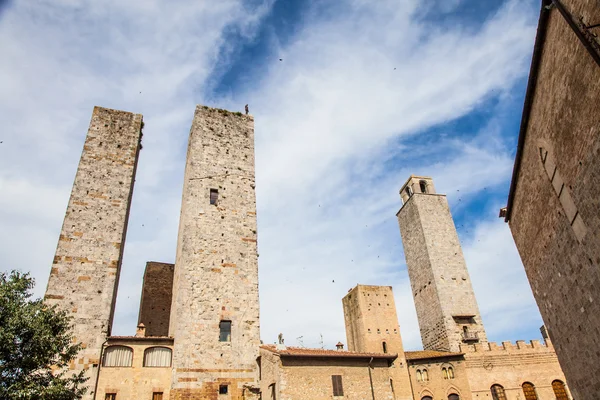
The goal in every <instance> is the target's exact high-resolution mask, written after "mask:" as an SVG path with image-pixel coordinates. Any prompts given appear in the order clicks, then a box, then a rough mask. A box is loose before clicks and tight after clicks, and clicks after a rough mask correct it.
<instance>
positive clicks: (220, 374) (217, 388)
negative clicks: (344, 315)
mask: <svg viewBox="0 0 600 400" xmlns="http://www.w3.org/2000/svg"><path fill="white" fill-rule="evenodd" d="M254 187H255V183H254V121H253V119H252V117H251V116H247V115H241V114H240V113H231V112H228V111H225V110H218V109H212V108H208V107H205V106H197V108H196V112H195V115H194V120H193V122H192V128H191V131H190V136H189V143H188V151H187V162H186V168H185V176H184V186H183V199H182V207H181V217H180V222H179V235H178V240H177V255H176V260H175V273H174V281H173V303H172V307H171V321H170V328H169V334H170V336H172V337H174V338H175V345H174V352H173V380H172V390H171V399H186V400H193V399H216V398H217V397H219V398H221V397H223V396H224V397H223V398H226V399H242V398H244V396H245V398H248V396H250V395H251V392H252V391H253V390H254V389H253V387H257V386H258V385H257V382H258V376H257V357H258V351H259V345H260V336H259V302H258V255H257V244H256V237H257V236H256V196H255V192H254Z"/></svg>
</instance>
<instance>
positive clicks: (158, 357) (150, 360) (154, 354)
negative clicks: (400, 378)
mask: <svg viewBox="0 0 600 400" xmlns="http://www.w3.org/2000/svg"><path fill="white" fill-rule="evenodd" d="M170 366H171V349H169V348H167V347H149V348H147V349H146V351H144V367H170Z"/></svg>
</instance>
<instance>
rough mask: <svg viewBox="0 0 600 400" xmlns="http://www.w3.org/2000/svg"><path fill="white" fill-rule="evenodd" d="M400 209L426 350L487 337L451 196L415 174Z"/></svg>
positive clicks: (402, 192) (445, 348)
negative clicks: (448, 198)
mask: <svg viewBox="0 0 600 400" xmlns="http://www.w3.org/2000/svg"><path fill="white" fill-rule="evenodd" d="M400 196H401V197H402V201H403V205H402V208H401V209H400V211H398V213H397V215H396V216H397V217H398V223H399V224H400V233H401V235H402V243H403V245H404V255H405V257H406V265H407V267H408V274H409V277H410V283H411V289H412V293H413V297H414V300H415V306H416V309H417V317H418V320H419V328H420V330H421V339H422V341H423V347H424V348H425V349H426V350H442V351H454V352H458V351H459V350H460V345H461V344H475V343H484V342H486V341H487V338H486V334H485V329H484V327H483V322H482V320H481V315H480V313H479V307H478V306H477V300H476V299H475V294H474V292H473V286H472V285H471V280H470V278H469V273H468V271H467V266H466V264H465V259H464V256H463V253H462V249H461V246H460V242H459V240H458V235H457V233H456V228H455V226H454V221H453V220H452V215H451V214H450V208H449V207H448V201H447V199H446V196H445V195H443V194H438V193H436V192H435V187H434V185H433V180H432V179H431V178H429V177H420V176H411V177H410V178H409V179H408V180H407V181H406V183H405V184H404V185H403V186H402V188H401V189H400Z"/></svg>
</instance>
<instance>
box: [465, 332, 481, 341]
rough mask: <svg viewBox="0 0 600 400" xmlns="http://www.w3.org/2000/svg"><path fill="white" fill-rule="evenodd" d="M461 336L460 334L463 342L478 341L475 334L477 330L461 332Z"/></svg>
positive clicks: (477, 336)
mask: <svg viewBox="0 0 600 400" xmlns="http://www.w3.org/2000/svg"><path fill="white" fill-rule="evenodd" d="M461 336H462V340H463V342H478V341H479V335H478V334H477V332H463V333H462V335H461Z"/></svg>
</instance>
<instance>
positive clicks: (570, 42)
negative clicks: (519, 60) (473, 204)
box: [505, 0, 600, 399]
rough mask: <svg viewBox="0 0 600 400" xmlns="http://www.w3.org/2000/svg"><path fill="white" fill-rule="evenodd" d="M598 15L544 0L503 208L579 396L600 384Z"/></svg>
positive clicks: (568, 2) (584, 4)
mask: <svg viewBox="0 0 600 400" xmlns="http://www.w3.org/2000/svg"><path fill="white" fill-rule="evenodd" d="M598 23H600V6H599V3H598V1H596V0H562V1H560V2H552V1H543V2H542V8H541V13H540V22H539V26H538V33H537V37H536V43H535V48H534V55H533V60H532V65H531V72H530V75H529V76H530V77H529V83H528V87H527V94H526V98H525V105H524V109H523V117H522V121H521V131H520V135H519V147H518V149H517V155H516V158H515V167H514V171H513V178H512V182H511V190H510V194H509V200H508V206H507V210H506V214H505V217H506V221H507V222H508V223H509V226H510V230H511V232H512V235H513V238H514V240H515V243H516V246H517V249H518V250H519V254H520V255H521V260H522V261H523V265H524V266H525V271H526V273H527V277H528V278H529V282H530V284H531V288H532V290H533V294H534V296H535V299H536V301H537V304H538V306H539V308H540V312H541V314H542V317H543V319H544V323H545V325H546V326H547V327H548V330H549V333H550V337H551V338H552V342H553V344H554V347H555V349H556V353H557V355H558V359H559V361H560V363H561V365H562V368H563V370H564V372H565V375H566V377H567V379H568V381H569V384H570V387H571V390H572V392H573V395H574V398H576V399H592V398H597V397H598V393H599V392H600V375H599V374H598V373H597V371H598V360H599V359H600V290H599V289H598V288H600V162H599V160H600V110H599V104H600V62H599V61H600V43H599V40H598V38H597V36H594V34H596V35H597V34H598V33H600V30H599V28H588V26H590V25H594V24H598ZM577 34H580V35H581V36H580V37H578V35H577ZM594 55H595V57H596V59H594Z"/></svg>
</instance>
